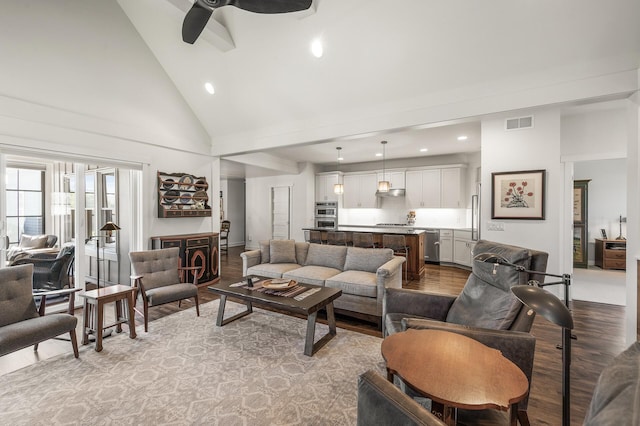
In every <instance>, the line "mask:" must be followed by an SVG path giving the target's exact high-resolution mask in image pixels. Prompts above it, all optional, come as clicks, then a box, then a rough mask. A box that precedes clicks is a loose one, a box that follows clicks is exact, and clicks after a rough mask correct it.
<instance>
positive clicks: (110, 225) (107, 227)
mask: <svg viewBox="0 0 640 426" xmlns="http://www.w3.org/2000/svg"><path fill="white" fill-rule="evenodd" d="M100 230H101V231H106V235H94V236H92V237H91V239H93V238H95V239H96V249H97V250H96V256H97V268H98V270H97V273H96V278H97V281H98V290H100V238H111V236H112V235H113V231H119V230H120V227H119V226H118V225H116V224H115V223H113V222H107V223H105V224H104V226H103V227H102V228H100ZM105 245H106V244H105Z"/></svg>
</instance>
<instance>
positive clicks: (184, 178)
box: [158, 171, 211, 218]
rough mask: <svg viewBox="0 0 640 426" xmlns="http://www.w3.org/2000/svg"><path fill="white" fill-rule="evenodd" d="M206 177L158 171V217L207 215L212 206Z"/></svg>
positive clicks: (209, 214)
mask: <svg viewBox="0 0 640 426" xmlns="http://www.w3.org/2000/svg"><path fill="white" fill-rule="evenodd" d="M208 188H209V184H208V183H207V178H205V177H195V176H193V175H191V174H189V173H165V172H160V171H159V172H158V217H160V218H166V217H207V216H211V206H210V205H209V196H208V195H207V189H208Z"/></svg>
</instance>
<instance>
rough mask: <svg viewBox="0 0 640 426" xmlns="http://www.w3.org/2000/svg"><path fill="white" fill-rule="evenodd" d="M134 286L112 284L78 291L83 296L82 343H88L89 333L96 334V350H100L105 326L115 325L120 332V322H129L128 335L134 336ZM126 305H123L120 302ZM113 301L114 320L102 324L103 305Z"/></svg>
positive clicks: (133, 337)
mask: <svg viewBox="0 0 640 426" xmlns="http://www.w3.org/2000/svg"><path fill="white" fill-rule="evenodd" d="M134 294H135V288H134V287H129V286H127V285H120V284H118V285H113V286H109V287H103V288H98V289H96V290H89V291H84V292H82V293H80V297H83V298H84V312H83V315H82V344H83V345H86V344H88V343H89V334H95V336H96V352H100V351H101V350H102V332H103V330H104V329H105V328H109V327H113V326H114V325H115V326H116V332H117V333H120V332H122V324H123V323H128V324H129V337H130V338H132V339H135V338H136V323H135V318H134V313H133V302H134ZM123 301H124V302H125V303H124V304H125V305H126V308H125V306H123V303H122V302H123ZM110 302H115V322H114V323H113V324H109V325H106V326H105V325H104V305H105V303H110Z"/></svg>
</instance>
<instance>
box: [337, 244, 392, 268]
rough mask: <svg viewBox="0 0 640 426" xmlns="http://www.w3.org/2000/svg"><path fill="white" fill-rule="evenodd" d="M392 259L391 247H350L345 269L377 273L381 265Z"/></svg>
mask: <svg viewBox="0 0 640 426" xmlns="http://www.w3.org/2000/svg"><path fill="white" fill-rule="evenodd" d="M391 259H393V250H391V249H385V248H380V249H370V248H359V247H348V248H347V258H346V260H345V262H344V270H345V271H365V272H373V273H375V272H376V271H377V270H378V268H379V267H381V266H382V265H384V264H385V263H387V262H388V261H390V260H391Z"/></svg>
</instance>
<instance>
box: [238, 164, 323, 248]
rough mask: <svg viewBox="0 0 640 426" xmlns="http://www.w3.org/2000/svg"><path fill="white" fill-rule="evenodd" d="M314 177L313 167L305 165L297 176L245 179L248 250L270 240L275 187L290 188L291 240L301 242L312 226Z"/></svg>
mask: <svg viewBox="0 0 640 426" xmlns="http://www.w3.org/2000/svg"><path fill="white" fill-rule="evenodd" d="M315 173H316V171H315V167H314V166H313V165H312V164H311V163H306V164H304V165H303V166H302V172H301V173H300V174H298V175H282V176H273V177H259V178H247V179H246V200H247V204H246V205H247V214H246V217H247V219H246V220H247V230H246V240H247V241H246V247H247V249H254V248H258V243H259V242H260V241H262V240H268V239H270V238H271V200H270V197H271V188H273V187H277V186H289V187H291V213H292V215H291V224H290V228H291V239H294V240H296V241H304V232H303V231H302V228H308V227H311V226H312V225H313V208H314V191H315V184H314V182H315Z"/></svg>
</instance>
